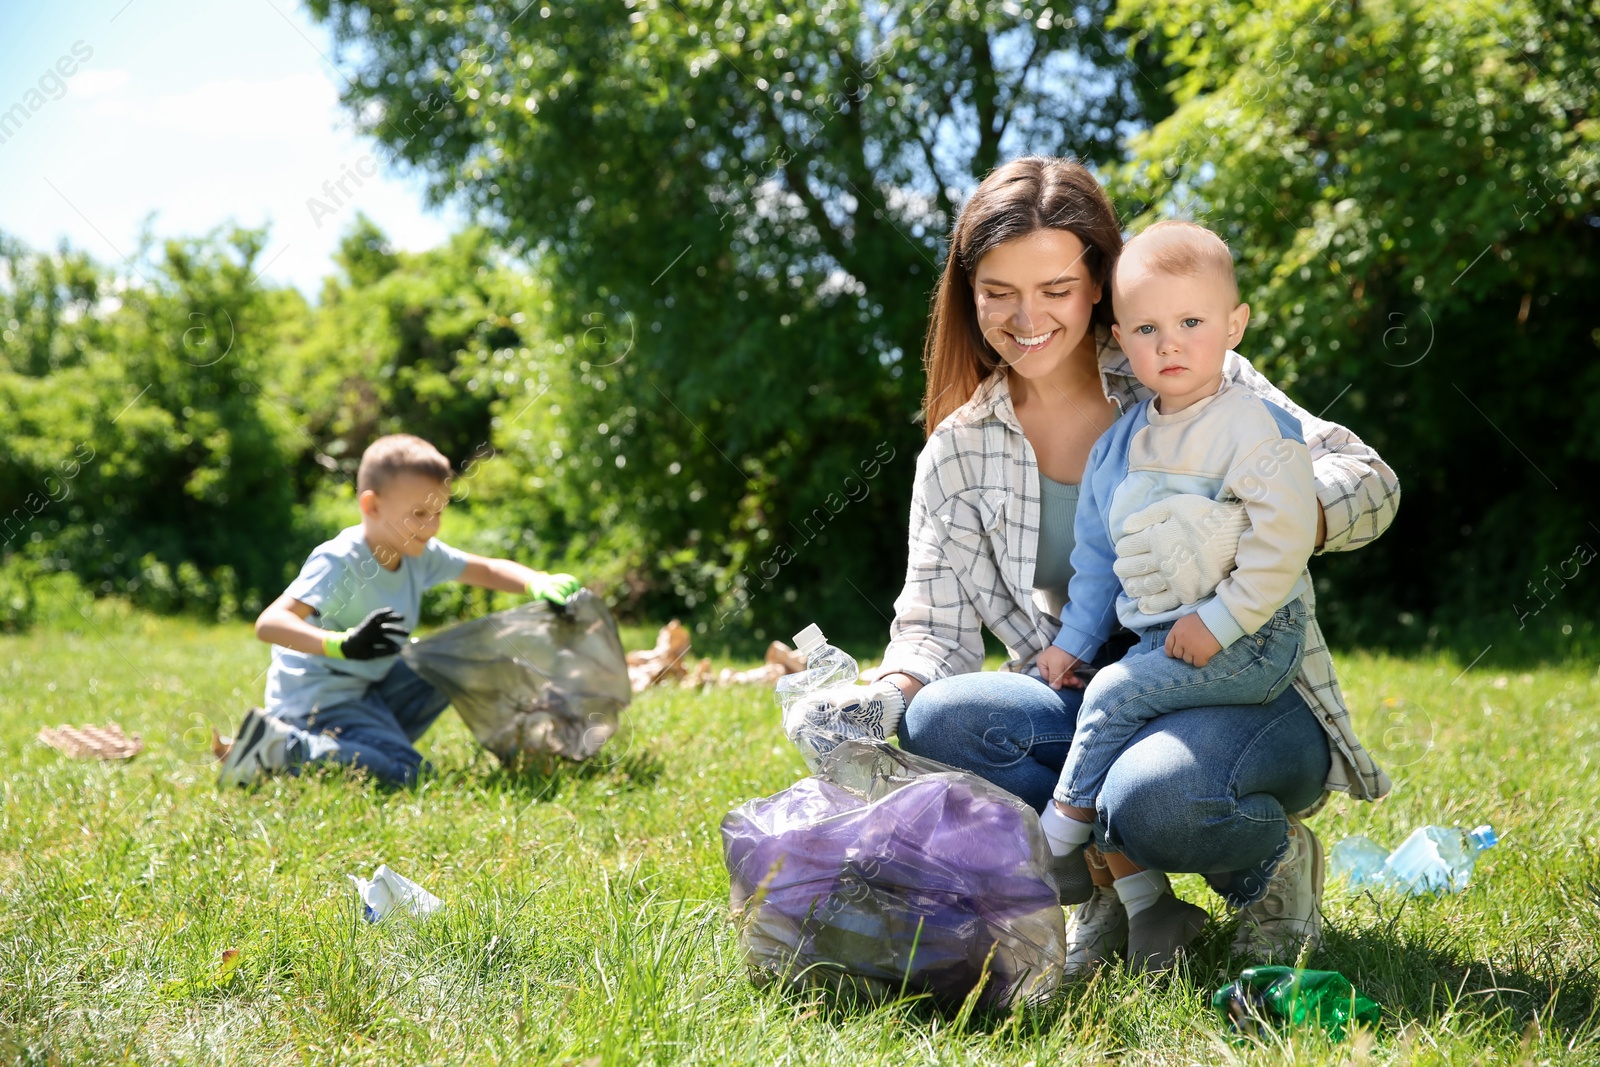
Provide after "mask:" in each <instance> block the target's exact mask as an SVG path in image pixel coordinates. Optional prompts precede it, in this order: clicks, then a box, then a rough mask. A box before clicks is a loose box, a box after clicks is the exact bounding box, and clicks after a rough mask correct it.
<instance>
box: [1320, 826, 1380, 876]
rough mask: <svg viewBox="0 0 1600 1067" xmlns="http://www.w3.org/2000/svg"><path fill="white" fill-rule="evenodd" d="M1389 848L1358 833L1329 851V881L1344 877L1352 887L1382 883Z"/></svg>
mask: <svg viewBox="0 0 1600 1067" xmlns="http://www.w3.org/2000/svg"><path fill="white" fill-rule="evenodd" d="M1388 858H1389V850H1388V849H1386V848H1384V847H1383V846H1382V845H1380V844H1378V843H1377V842H1376V841H1374V840H1373V839H1372V838H1370V837H1362V836H1361V835H1360V834H1357V835H1356V836H1354V837H1347V838H1345V839H1344V840H1343V841H1340V842H1339V843H1338V844H1337V845H1334V846H1333V851H1332V852H1330V853H1328V881H1330V882H1334V881H1338V880H1339V879H1341V878H1343V879H1346V880H1347V881H1348V883H1349V886H1350V888H1351V889H1356V888H1358V887H1360V886H1364V885H1381V884H1382V883H1383V880H1384V867H1383V864H1384V861H1385V860H1387V859H1388Z"/></svg>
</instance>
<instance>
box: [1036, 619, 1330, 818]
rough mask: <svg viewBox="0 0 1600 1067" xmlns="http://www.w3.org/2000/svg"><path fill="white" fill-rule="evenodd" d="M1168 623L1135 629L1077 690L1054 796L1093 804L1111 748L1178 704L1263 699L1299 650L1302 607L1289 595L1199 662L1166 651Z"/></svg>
mask: <svg viewBox="0 0 1600 1067" xmlns="http://www.w3.org/2000/svg"><path fill="white" fill-rule="evenodd" d="M1173 625H1174V624H1173V623H1164V624H1162V625H1160V626H1152V627H1150V628H1149V629H1146V630H1143V631H1141V632H1140V633H1139V643H1138V644H1136V645H1134V646H1133V647H1132V648H1131V649H1129V650H1128V652H1127V654H1126V655H1125V656H1123V657H1122V658H1121V659H1120V660H1118V661H1117V662H1116V663H1113V664H1111V665H1110V666H1107V667H1101V668H1100V670H1099V671H1098V672H1097V673H1096V674H1095V676H1094V677H1093V678H1092V679H1090V680H1089V684H1088V686H1087V687H1086V688H1085V689H1084V691H1083V703H1082V705H1081V706H1080V707H1079V709H1078V721H1077V724H1076V726H1075V727H1074V733H1073V737H1072V749H1071V751H1069V752H1068V753H1067V762H1066V764H1065V766H1063V767H1062V768H1061V780H1060V781H1059V782H1058V783H1057V784H1056V791H1055V799H1056V800H1058V801H1060V802H1061V803H1062V804H1066V805H1069V806H1071V807H1075V808H1092V807H1094V803H1095V800H1096V799H1097V798H1098V797H1099V796H1100V787H1101V786H1102V785H1103V784H1105V780H1106V774H1107V773H1108V772H1109V771H1110V770H1111V764H1112V763H1113V762H1114V761H1115V760H1116V758H1117V755H1118V753H1120V752H1121V751H1122V750H1123V749H1124V748H1126V747H1127V744H1128V742H1129V741H1132V740H1133V735H1134V734H1136V733H1138V732H1139V729H1140V727H1142V726H1144V724H1145V723H1147V722H1149V721H1150V720H1151V719H1154V718H1155V717H1156V716H1158V715H1165V714H1167V713H1168V712H1172V711H1181V710H1183V709H1184V708H1215V707H1222V706H1225V705H1228V704H1265V703H1267V702H1268V701H1271V700H1273V699H1275V698H1277V697H1278V696H1281V695H1282V693H1283V691H1284V690H1285V689H1288V688H1289V686H1290V684H1291V683H1292V682H1293V681H1294V678H1295V675H1297V674H1299V673H1300V661H1301V660H1303V659H1304V658H1305V652H1306V606H1305V603H1304V602H1303V601H1301V600H1292V601H1290V602H1289V603H1287V604H1285V605H1284V606H1283V607H1281V608H1279V609H1278V610H1277V611H1276V612H1275V613H1274V614H1273V616H1272V618H1270V619H1268V620H1267V622H1266V624H1265V625H1263V626H1262V627H1261V629H1259V630H1257V631H1256V632H1255V633H1253V634H1245V635H1244V636H1243V637H1241V638H1239V639H1238V640H1237V641H1235V642H1234V643H1233V644H1231V645H1229V646H1228V647H1227V648H1224V649H1222V650H1221V651H1219V652H1218V653H1217V654H1216V655H1215V656H1212V657H1211V659H1210V660H1208V661H1207V662H1206V665H1205V666H1204V667H1191V666H1190V665H1189V664H1187V663H1185V662H1184V661H1183V660H1181V659H1173V658H1172V657H1171V656H1168V655H1167V652H1166V641H1167V634H1168V633H1170V632H1171V630H1172V627H1173Z"/></svg>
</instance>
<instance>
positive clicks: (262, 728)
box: [217, 708, 294, 786]
mask: <svg viewBox="0 0 1600 1067" xmlns="http://www.w3.org/2000/svg"><path fill="white" fill-rule="evenodd" d="M293 736H294V728H293V727H291V726H290V725H289V724H288V723H284V722H279V721H278V720H277V719H274V718H273V717H272V716H270V715H268V714H267V713H266V712H264V711H262V710H261V709H260V708H251V709H250V710H249V711H247V712H245V713H244V721H243V722H241V723H240V724H239V732H238V733H236V734H234V737H233V747H232V748H231V749H229V750H228V754H227V755H226V756H224V757H223V758H222V767H221V769H219V770H218V771H217V784H218V785H221V786H230V785H237V786H244V785H249V784H250V783H251V782H254V781H255V780H256V779H257V778H259V777H261V775H262V774H265V773H269V772H271V771H281V770H283V769H284V768H285V767H287V766H288V765H289V759H288V752H287V750H288V746H289V739H290V738H291V737H293Z"/></svg>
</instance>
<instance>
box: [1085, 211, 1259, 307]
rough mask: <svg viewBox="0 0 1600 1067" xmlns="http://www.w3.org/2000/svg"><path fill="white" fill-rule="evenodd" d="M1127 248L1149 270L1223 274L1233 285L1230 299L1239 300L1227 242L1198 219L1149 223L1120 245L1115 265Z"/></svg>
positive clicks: (1191, 275)
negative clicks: (1197, 221)
mask: <svg viewBox="0 0 1600 1067" xmlns="http://www.w3.org/2000/svg"><path fill="white" fill-rule="evenodd" d="M1130 252H1132V253H1137V254H1138V255H1139V257H1140V258H1141V259H1143V260H1144V261H1145V263H1146V264H1147V265H1148V266H1149V267H1150V269H1151V270H1154V271H1158V272H1160V273H1162V274H1177V275H1181V276H1183V277H1193V276H1194V275H1196V274H1215V275H1216V276H1217V277H1219V278H1226V279H1227V280H1228V284H1229V285H1230V286H1231V287H1232V288H1233V299H1234V302H1235V303H1237V302H1238V300H1239V283H1238V281H1237V279H1235V277H1234V274H1233V254H1232V253H1231V252H1229V251H1228V242H1226V241H1224V240H1223V239H1222V238H1220V237H1218V236H1217V235H1216V234H1214V233H1212V232H1211V231H1210V230H1208V229H1206V228H1205V227H1204V226H1201V225H1199V224H1198V223H1194V222H1186V221H1184V220H1182V219H1163V220H1162V221H1160V222H1157V223H1153V224H1152V225H1150V226H1146V227H1145V228H1144V229H1142V230H1140V231H1139V232H1138V233H1137V234H1135V235H1134V236H1132V237H1130V238H1129V239H1128V241H1127V243H1126V244H1124V245H1123V246H1122V254H1121V255H1120V256H1119V257H1118V260H1117V262H1118V264H1119V265H1120V264H1121V263H1122V262H1123V261H1125V260H1126V259H1127V258H1128V255H1129V254H1130ZM1113 278H1115V275H1114V274H1113Z"/></svg>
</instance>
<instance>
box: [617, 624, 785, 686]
mask: <svg viewBox="0 0 1600 1067" xmlns="http://www.w3.org/2000/svg"><path fill="white" fill-rule="evenodd" d="M689 652H690V645H689V631H688V630H687V629H686V628H684V626H683V625H682V624H681V623H679V622H678V620H677V619H673V620H672V621H671V622H669V623H667V624H666V625H665V626H663V627H662V628H661V632H660V633H659V634H657V635H656V645H655V647H654V648H649V649H642V650H640V651H637V652H629V653H628V655H627V660H628V680H629V682H630V684H631V685H632V687H633V691H634V692H635V693H637V692H640V691H641V690H644V689H648V688H649V687H650V686H652V685H660V684H661V683H663V682H665V681H667V680H669V679H676V680H677V682H678V684H679V685H680V686H682V687H684V688H692V689H698V688H700V687H701V686H708V685H716V686H727V685H765V686H772V685H776V684H777V683H778V679H779V678H782V677H783V676H784V675H786V674H794V673H795V672H796V671H803V670H805V669H806V658H805V657H804V656H802V655H801V654H800V653H799V652H798V651H796V650H795V649H792V648H790V647H789V646H788V645H786V644H784V643H783V642H782V641H774V642H772V643H771V644H770V645H768V646H767V655H766V662H765V663H764V664H762V665H761V666H759V667H753V668H751V669H750V670H747V671H736V670H734V669H733V668H732V667H724V668H723V669H722V670H721V671H720V672H717V673H715V674H713V673H712V668H711V661H710V660H709V659H705V658H701V659H700V660H698V661H697V662H696V663H695V665H694V666H693V667H692V668H688V667H685V666H684V663H685V662H686V661H687V660H688V658H689Z"/></svg>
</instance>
